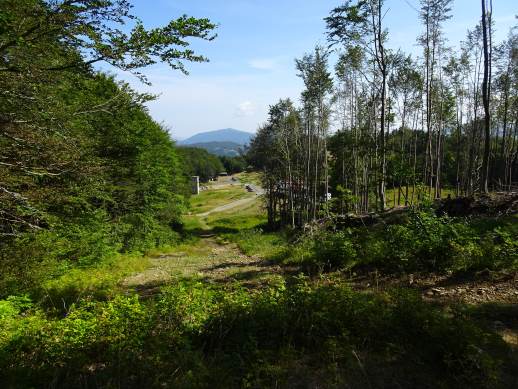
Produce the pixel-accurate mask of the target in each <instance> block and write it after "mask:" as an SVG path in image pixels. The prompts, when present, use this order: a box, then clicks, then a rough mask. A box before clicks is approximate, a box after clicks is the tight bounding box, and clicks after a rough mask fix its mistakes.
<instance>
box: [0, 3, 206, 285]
mask: <svg viewBox="0 0 518 389" xmlns="http://www.w3.org/2000/svg"><path fill="white" fill-rule="evenodd" d="M129 11H130V5H129V3H127V2H126V1H124V0H113V1H102V2H97V1H87V0H79V1H54V0H53V1H42V0H30V1H23V2H19V1H10V0H8V1H3V2H2V5H1V17H0V89H1V90H2V92H1V95H0V239H1V243H0V274H1V275H0V295H5V294H7V293H12V292H16V291H24V290H28V289H30V288H33V287H36V286H37V285H38V283H39V281H41V278H48V277H51V276H52V275H53V274H54V273H55V272H58V273H59V272H60V271H63V269H64V268H66V267H67V266H69V265H85V264H92V263H94V262H96V261H97V262H99V261H102V260H103V259H104V258H106V257H107V256H112V255H114V253H116V252H118V251H131V250H145V249H147V248H150V247H154V246H156V245H160V244H164V243H166V242H171V241H174V240H175V239H176V237H177V234H176V232H175V231H174V229H175V226H178V224H179V222H180V220H179V216H180V214H181V212H182V210H183V209H184V202H183V199H182V198H183V195H184V194H185V193H186V190H185V180H184V178H183V175H182V171H181V169H180V166H179V161H178V157H177V152H176V150H175V147H174V143H173V142H172V140H171V139H170V137H169V135H168V133H167V131H166V130H164V129H163V128H161V127H160V126H159V125H158V124H157V123H156V122H154V121H153V120H152V119H151V118H150V116H149V115H148V113H147V110H146V108H145V107H144V103H145V102H146V101H148V100H149V99H150V98H151V96H146V95H139V94H137V93H135V92H134V91H132V90H131V89H130V88H129V87H128V86H127V85H125V84H123V83H120V82H117V81H116V80H115V79H114V78H113V77H111V76H106V75H104V74H101V73H98V72H95V71H94V70H93V69H92V67H91V64H92V63H94V62H97V61H105V62H108V63H109V64H111V65H112V66H116V67H118V68H120V69H123V70H130V71H133V72H138V70H139V69H140V68H142V67H144V66H146V65H148V64H151V63H154V62H155V61H165V62H167V63H169V64H170V65H171V66H172V67H173V68H179V69H183V65H182V61H183V60H188V61H189V60H194V61H196V60H198V61H201V60H204V58H203V57H200V56H196V55H194V53H193V52H192V51H191V50H190V49H188V48H187V47H186V46H187V45H188V41H187V40H186V39H187V38H189V37H198V38H202V39H211V36H210V33H211V30H212V29H213V27H214V26H213V25H212V24H211V23H209V22H208V21H207V20H205V19H194V18H187V17H182V18H180V19H178V20H176V21H172V22H171V23H170V24H169V25H168V26H166V27H164V28H163V29H161V28H157V29H154V30H150V31H147V30H145V29H144V28H143V26H142V23H141V22H140V21H139V20H138V19H135V18H134V17H133V16H132V15H131V14H130V13H129ZM128 22H134V23H133V24H134V26H133V30H132V32H131V33H130V34H129V35H126V34H124V33H123V32H121V30H120V29H119V28H118V27H121V26H123V25H125V24H127V23H128ZM117 26H118V27H117Z"/></svg>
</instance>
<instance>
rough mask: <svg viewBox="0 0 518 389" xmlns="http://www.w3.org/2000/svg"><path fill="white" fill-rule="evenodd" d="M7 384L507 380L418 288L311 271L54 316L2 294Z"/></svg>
mask: <svg viewBox="0 0 518 389" xmlns="http://www.w3.org/2000/svg"><path fill="white" fill-rule="evenodd" d="M0 324H1V325H0V382H1V383H3V387H7V388H9V387H17V388H24V387H27V388H28V387H34V386H37V387H86V388H88V387H92V388H93V387H96V388H97V387H135V388H137V387H164V386H167V387H185V388H187V387H189V388H192V387H221V388H228V387H274V386H280V387H286V386H291V387H294V386H295V387H307V386H312V384H315V383H318V385H319V386H322V387H343V386H347V387H353V388H360V387H373V388H376V387H386V383H387V382H388V381H387V380H390V382H391V383H392V384H393V385H394V386H397V387H403V388H413V387H416V386H419V387H430V388H432V387H433V388H438V387H444V388H447V387H452V388H453V387H459V386H471V387H499V386H502V387H505V385H506V382H504V381H503V378H502V377H503V376H502V370H503V367H504V366H505V358H506V352H507V349H506V346H505V345H504V344H503V342H502V341H501V340H500V339H499V338H498V336H496V335H495V334H494V333H492V332H490V331H487V330H484V329H482V328H480V327H478V326H477V325H475V324H473V323H472V322H471V321H470V320H469V319H468V318H467V317H466V316H463V315H462V314H461V313H460V312H459V313H457V312H456V311H452V312H450V313H449V314H448V315H446V314H444V313H443V312H442V311H441V310H440V309H438V308H434V307H432V306H430V305H428V304H426V303H423V302H422V301H421V300H420V298H419V297H418V296H417V295H416V294H413V293H411V292H408V291H403V290H394V291H391V292H389V293H382V294H376V295H373V294H365V293H357V292H352V291H351V290H350V289H349V288H348V287H347V285H345V284H343V283H340V282H338V283H336V282H330V281H329V280H328V281H325V282H322V283H320V284H311V283H309V282H308V281H307V279H305V278H303V277H302V278H301V277H299V278H296V279H294V280H292V281H290V282H288V283H285V282H280V283H278V284H277V285H276V286H271V287H269V288H266V289H263V290H260V291H256V292H253V293H250V291H248V290H246V289H242V288H239V287H237V286H233V287H225V288H224V287H217V286H208V285H206V284H203V283H201V282H197V281H185V282H181V283H179V284H178V285H175V286H170V287H166V288H163V290H162V293H161V295H159V296H158V297H157V298H156V299H155V300H153V301H148V302H142V301H139V299H138V298H137V297H136V296H120V295H119V296H117V297H115V298H114V299H110V300H108V301H104V302H94V301H88V300H80V301H78V302H77V303H75V304H73V305H72V307H71V308H70V310H69V311H68V312H67V314H66V315H65V316H62V317H50V316H48V315H46V314H45V312H44V311H42V310H41V308H39V307H38V306H36V305H33V304H32V302H31V301H30V299H28V298H27V297H16V298H15V297H11V298H8V299H7V300H2V301H0Z"/></svg>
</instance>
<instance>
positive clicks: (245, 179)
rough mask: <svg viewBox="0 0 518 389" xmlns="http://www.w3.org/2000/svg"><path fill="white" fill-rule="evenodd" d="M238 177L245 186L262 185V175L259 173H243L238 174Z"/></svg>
mask: <svg viewBox="0 0 518 389" xmlns="http://www.w3.org/2000/svg"><path fill="white" fill-rule="evenodd" d="M236 177H237V178H238V179H239V181H240V182H241V183H243V184H254V185H261V173H259V172H243V173H239V174H236Z"/></svg>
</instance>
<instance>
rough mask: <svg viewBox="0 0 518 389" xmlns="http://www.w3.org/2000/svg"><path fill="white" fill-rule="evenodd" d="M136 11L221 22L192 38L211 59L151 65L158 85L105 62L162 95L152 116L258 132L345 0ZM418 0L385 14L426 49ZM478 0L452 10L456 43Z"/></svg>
mask: <svg viewBox="0 0 518 389" xmlns="http://www.w3.org/2000/svg"><path fill="white" fill-rule="evenodd" d="M131 3H132V4H133V5H134V8H133V11H132V13H133V14H134V15H137V16H138V17H139V18H140V19H142V21H143V22H144V25H145V26H146V27H147V28H152V27H158V26H161V25H165V24H167V22H168V21H169V20H171V19H174V18H177V17H179V16H181V15H183V14H187V15H190V16H195V17H200V18H201V17H207V18H209V19H210V20H211V21H212V22H214V23H216V24H217V25H218V28H217V30H216V32H217V34H218V36H217V38H216V39H215V40H214V41H212V42H206V41H201V40H192V44H191V47H192V48H193V49H194V50H195V51H196V53H197V54H202V55H204V56H206V57H208V58H209V60H210V62H208V63H199V64H198V63H196V64H189V63H188V64H187V69H188V71H189V73H190V74H189V75H188V76H185V75H183V74H182V73H180V72H178V71H173V70H172V69H170V68H169V67H168V66H167V65H163V64H157V65H153V66H151V67H149V68H146V69H144V72H143V73H144V74H146V76H147V77H148V79H149V81H150V82H151V83H152V86H151V87H149V86H146V85H145V84H142V83H141V82H140V81H139V80H138V79H137V78H135V77H134V76H132V75H131V74H127V73H122V72H119V71H116V70H114V69H110V68H108V67H106V66H105V65H104V66H103V65H101V67H100V69H101V70H104V71H108V72H111V73H115V74H116V75H117V78H119V79H121V80H124V81H126V82H128V83H129V84H130V85H131V86H132V87H133V88H134V89H136V90H137V91H140V92H150V93H154V94H156V95H158V98H157V100H155V101H153V102H150V103H148V108H149V111H150V114H151V116H152V117H153V118H154V119H155V120H156V121H158V122H160V123H163V125H164V126H165V127H166V128H168V130H169V131H170V133H171V135H172V137H173V138H174V139H178V140H179V139H185V138H187V137H189V136H191V135H194V134H196V133H198V132H204V131H210V130H215V129H220V128H227V127H232V128H237V129H240V130H244V131H248V132H255V130H256V129H257V128H258V127H259V126H260V125H261V124H263V123H264V122H265V120H266V119H267V112H268V107H269V105H271V104H274V103H275V102H277V101H278V100H279V99H280V98H287V97H289V98H291V99H292V100H294V101H296V102H298V101H299V96H300V92H301V91H302V89H303V84H302V82H301V80H300V79H299V78H298V77H297V72H296V70H295V58H300V57H302V56H303V55H304V54H305V53H308V52H311V51H312V50H313V48H314V47H315V45H317V44H321V45H326V38H325V22H324V20H323V19H324V18H325V17H326V16H327V15H328V14H329V12H330V10H332V9H333V8H334V7H337V6H339V5H341V4H342V1H341V0H276V1H274V0H132V1H131ZM418 8H419V0H386V9H387V10H388V11H387V14H386V16H385V19H384V22H385V24H386V26H387V28H388V30H389V46H390V47H391V48H394V49H397V48H401V49H403V50H404V51H405V52H408V53H413V54H415V55H419V54H420V52H421V49H420V48H419V47H418V46H417V45H416V37H417V36H418V35H419V34H420V33H421V32H422V26H421V25H420V22H419V19H418V15H417V11H416V9H418ZM480 13H481V9H480V1H479V0H455V1H454V5H453V11H452V16H453V17H452V18H451V19H450V20H449V21H447V22H446V23H445V25H444V32H445V35H446V36H447V37H448V39H449V44H450V45H452V46H455V45H458V43H459V42H460V41H461V40H463V39H464V37H465V35H466V31H467V29H471V28H473V26H474V25H475V24H476V23H477V22H478V20H479V19H480ZM493 14H494V20H495V22H496V29H495V42H499V41H501V40H503V39H505V37H506V36H507V33H508V31H509V28H510V27H512V26H513V25H516V23H517V20H516V19H515V17H514V15H516V14H518V1H516V0H493Z"/></svg>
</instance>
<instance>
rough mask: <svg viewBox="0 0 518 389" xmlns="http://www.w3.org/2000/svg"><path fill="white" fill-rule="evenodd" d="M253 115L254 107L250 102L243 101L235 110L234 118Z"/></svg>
mask: <svg viewBox="0 0 518 389" xmlns="http://www.w3.org/2000/svg"><path fill="white" fill-rule="evenodd" d="M254 113H255V106H254V104H253V103H252V102H251V101H243V102H242V103H239V105H238V106H237V108H236V116H238V117H243V116H252V115H253V114H254Z"/></svg>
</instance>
